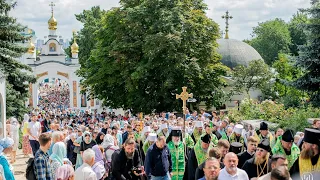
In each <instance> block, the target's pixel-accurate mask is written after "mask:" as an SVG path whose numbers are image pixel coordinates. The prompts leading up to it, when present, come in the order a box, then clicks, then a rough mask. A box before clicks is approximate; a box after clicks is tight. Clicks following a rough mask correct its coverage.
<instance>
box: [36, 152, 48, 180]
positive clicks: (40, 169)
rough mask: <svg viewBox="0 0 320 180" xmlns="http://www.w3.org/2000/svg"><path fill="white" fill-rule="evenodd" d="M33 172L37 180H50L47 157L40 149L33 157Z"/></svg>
mask: <svg viewBox="0 0 320 180" xmlns="http://www.w3.org/2000/svg"><path fill="white" fill-rule="evenodd" d="M34 171H35V172H34V173H35V175H36V178H37V180H52V176H51V172H50V165H49V155H48V154H47V153H45V152H43V151H42V150H41V149H39V150H38V151H37V152H36V154H35V156H34Z"/></svg>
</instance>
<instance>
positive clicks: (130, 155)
mask: <svg viewBox="0 0 320 180" xmlns="http://www.w3.org/2000/svg"><path fill="white" fill-rule="evenodd" d="M125 153H126V156H127V158H128V159H133V156H134V153H133V152H132V153H127V152H125Z"/></svg>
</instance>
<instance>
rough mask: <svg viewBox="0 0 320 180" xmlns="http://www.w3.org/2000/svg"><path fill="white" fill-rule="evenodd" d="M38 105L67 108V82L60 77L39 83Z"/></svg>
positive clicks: (68, 90)
mask: <svg viewBox="0 0 320 180" xmlns="http://www.w3.org/2000/svg"><path fill="white" fill-rule="evenodd" d="M38 100H39V103H38V104H39V107H40V108H42V109H43V108H44V107H46V108H48V109H56V108H59V109H67V108H69V106H70V88H69V84H68V83H67V82H65V81H62V80H60V79H53V80H52V82H42V83H40V84H39V99H38Z"/></svg>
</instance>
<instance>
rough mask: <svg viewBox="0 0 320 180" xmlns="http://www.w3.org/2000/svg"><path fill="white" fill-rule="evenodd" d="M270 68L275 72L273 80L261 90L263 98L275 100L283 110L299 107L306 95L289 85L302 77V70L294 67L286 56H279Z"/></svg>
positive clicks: (290, 58) (292, 62) (290, 59)
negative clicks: (283, 107)
mask: <svg viewBox="0 0 320 180" xmlns="http://www.w3.org/2000/svg"><path fill="white" fill-rule="evenodd" d="M272 67H273V68H274V71H275V72H276V75H275V77H274V78H275V80H274V81H272V82H270V83H268V84H266V86H264V87H263V88H262V89H261V90H262V92H263V93H264V95H265V97H267V98H269V99H277V100H278V101H280V102H282V103H283V104H284V105H285V108H289V107H299V106H300V104H301V102H302V101H303V99H304V98H306V94H305V93H304V92H303V91H300V90H298V89H296V88H295V87H292V86H290V83H291V82H292V81H293V80H295V79H297V78H298V77H301V76H302V74H303V73H302V70H301V69H299V68H297V67H295V66H294V61H293V60H292V57H290V56H288V55H286V54H279V56H278V59H277V60H276V61H275V62H274V63H273V65H272Z"/></svg>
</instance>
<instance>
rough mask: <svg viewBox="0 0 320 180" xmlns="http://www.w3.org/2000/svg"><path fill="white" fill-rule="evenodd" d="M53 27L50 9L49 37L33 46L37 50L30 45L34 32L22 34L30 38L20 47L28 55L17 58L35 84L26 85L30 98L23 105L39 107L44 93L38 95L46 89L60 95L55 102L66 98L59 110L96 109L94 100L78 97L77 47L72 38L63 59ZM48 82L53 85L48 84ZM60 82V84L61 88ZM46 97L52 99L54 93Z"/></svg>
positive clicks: (33, 39) (56, 23) (54, 20)
mask: <svg viewBox="0 0 320 180" xmlns="http://www.w3.org/2000/svg"><path fill="white" fill-rule="evenodd" d="M57 25H58V22H57V20H56V19H55V17H54V14H53V9H52V11H51V17H50V19H49V20H48V29H49V35H48V36H46V37H45V38H46V39H45V40H44V41H43V42H42V43H41V44H37V47H38V49H37V50H36V48H35V45H34V42H35V40H36V37H35V33H34V31H33V30H31V29H28V30H26V32H24V33H23V34H24V35H25V36H31V37H32V38H31V40H30V42H28V43H24V45H26V44H28V45H27V46H28V52H27V53H26V54H24V55H23V56H22V57H21V58H20V61H21V62H22V63H24V64H27V65H29V66H30V67H31V68H32V70H33V74H34V75H35V76H36V77H37V82H36V83H35V84H30V85H29V92H30V95H31V96H30V98H29V101H28V102H27V103H26V104H27V105H28V106H32V107H34V108H36V107H37V106H39V105H41V104H40V103H42V102H43V101H42V100H43V97H42V96H45V95H43V94H44V92H42V94H41V91H43V89H45V88H47V87H50V88H51V89H50V91H51V90H52V91H57V92H58V93H59V92H60V91H64V94H63V95H57V98H61V99H65V98H69V99H68V101H66V102H67V103H65V104H64V106H63V107H67V108H77V109H85V108H87V107H89V106H90V105H93V106H91V108H94V109H97V108H100V107H97V106H96V104H98V103H95V100H90V101H88V102H87V100H86V99H83V97H86V95H82V94H80V90H81V89H80V86H79V84H80V77H78V76H77V75H76V71H77V70H78V69H79V68H80V64H79V61H78V52H79V46H78V45H77V43H76V38H75V36H74V42H73V44H72V46H71V53H72V57H67V55H66V53H65V52H64V49H63V43H62V42H61V36H58V35H57V34H56V33H57ZM74 35H75V34H74ZM39 42H41V41H38V43H39ZM52 80H53V81H54V82H53V83H51V84H50V82H51V81H52ZM61 82H63V83H62V84H61ZM55 83H56V84H55ZM66 88H68V90H66ZM46 91H47V92H48V91H49V90H48V89H47V90H46ZM47 92H45V93H47ZM66 92H68V94H67V95H66V94H65V93H66ZM50 94H52V95H54V94H56V93H50ZM81 98H82V99H81ZM58 104H59V103H58Z"/></svg>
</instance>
